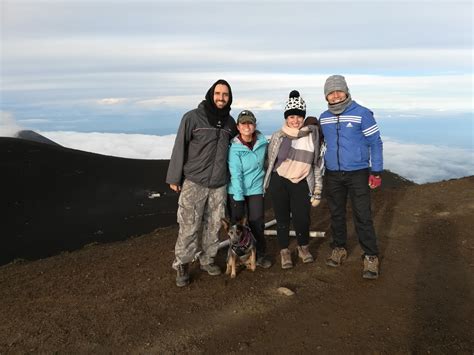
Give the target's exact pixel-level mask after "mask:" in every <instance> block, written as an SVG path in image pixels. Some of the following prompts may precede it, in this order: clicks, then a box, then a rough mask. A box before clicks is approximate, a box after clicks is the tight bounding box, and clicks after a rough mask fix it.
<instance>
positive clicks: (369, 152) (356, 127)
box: [320, 75, 383, 279]
mask: <svg viewBox="0 0 474 355" xmlns="http://www.w3.org/2000/svg"><path fill="white" fill-rule="evenodd" d="M324 95H325V98H326V101H327V102H328V110H327V111H325V112H323V113H322V114H321V117H320V123H321V128H322V131H323V134H324V139H325V141H326V144H327V151H326V154H325V166H326V174H325V183H324V189H325V190H326V196H327V202H328V206H329V210H330V212H331V230H332V235H333V242H332V244H331V247H332V248H333V250H332V253H331V255H330V256H329V258H328V259H327V260H326V264H327V265H328V266H332V267H338V266H340V265H341V264H342V262H343V261H344V260H345V259H346V257H347V251H346V240H347V228H346V202H347V196H348V195H349V198H350V200H351V204H352V210H353V215H354V223H355V227H356V232H357V235H358V238H359V243H360V246H361V248H362V250H363V251H364V255H363V260H364V269H363V274H362V277H363V278H366V279H376V278H378V275H379V260H378V257H377V255H378V247H377V238H376V235H375V230H374V225H373V222H372V211H371V207H370V189H375V188H377V187H379V186H380V184H381V182H382V178H381V173H382V170H383V156H382V140H381V138H380V131H379V128H378V126H377V123H376V122H375V119H374V116H373V113H372V111H370V110H369V109H367V108H365V107H363V106H361V105H359V104H358V103H357V102H355V101H353V100H352V98H351V95H350V92H349V88H348V86H347V83H346V79H345V78H344V77H343V76H342V75H332V76H330V77H329V78H328V79H327V80H326V83H325V85H324Z"/></svg>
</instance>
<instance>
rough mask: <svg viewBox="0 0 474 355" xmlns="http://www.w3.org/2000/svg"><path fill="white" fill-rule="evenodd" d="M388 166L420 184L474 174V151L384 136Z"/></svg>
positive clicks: (386, 163)
mask: <svg viewBox="0 0 474 355" xmlns="http://www.w3.org/2000/svg"><path fill="white" fill-rule="evenodd" d="M384 161H385V162H384V165H385V168H387V169H389V170H391V171H393V172H396V173H397V174H399V175H401V176H403V177H405V178H407V179H409V180H412V181H415V182H417V183H426V182H435V181H440V180H445V179H452V178H459V177H463V176H470V175H474V151H473V150H466V149H457V148H449V147H439V146H434V145H428V144H407V143H401V142H398V141H395V140H391V139H390V138H385V139H384Z"/></svg>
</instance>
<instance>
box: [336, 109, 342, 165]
mask: <svg viewBox="0 0 474 355" xmlns="http://www.w3.org/2000/svg"><path fill="white" fill-rule="evenodd" d="M339 129H340V125H339V115H337V123H336V133H337V140H336V145H337V166H338V167H339V171H341V162H340V161H339Z"/></svg>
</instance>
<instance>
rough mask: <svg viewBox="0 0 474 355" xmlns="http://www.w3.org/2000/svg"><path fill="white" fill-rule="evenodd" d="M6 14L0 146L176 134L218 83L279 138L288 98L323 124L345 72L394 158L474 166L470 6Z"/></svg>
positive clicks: (373, 0) (373, 2)
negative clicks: (330, 88) (297, 97)
mask: <svg viewBox="0 0 474 355" xmlns="http://www.w3.org/2000/svg"><path fill="white" fill-rule="evenodd" d="M0 11H1V14H0V15H1V25H0V30H1V48H0V50H1V62H0V64H1V65H0V70H1V71H0V78H1V83H0V104H1V111H2V115H1V116H0V120H2V121H1V122H0V134H1V132H2V131H3V132H6V131H9V130H11V128H12V127H18V128H19V129H32V130H35V131H40V132H76V133H91V132H96V133H115V134H122V136H123V134H124V133H127V134H139V135H142V136H143V137H145V136H148V135H158V136H169V135H172V134H174V133H175V132H176V129H177V127H178V125H179V121H180V119H181V117H182V115H183V114H184V113H185V112H187V111H189V110H191V109H193V108H195V107H196V106H197V104H198V103H199V102H200V101H201V100H202V99H203V98H204V95H205V93H206V91H207V89H208V88H209V87H210V86H211V85H212V84H213V83H214V82H215V81H216V80H217V79H219V78H223V79H226V80H227V81H228V82H229V83H230V85H231V86H232V91H233V95H234V102H233V105H232V114H233V115H234V116H237V114H238V112H239V111H240V110H243V109H250V110H252V111H253V112H254V113H255V114H256V116H257V120H258V126H259V129H260V130H262V132H263V133H265V134H271V133H272V132H273V131H274V130H276V129H278V128H279V127H280V126H281V124H282V123H283V107H284V104H285V101H286V99H287V98H288V93H289V92H290V91H291V90H293V89H297V90H299V91H300V93H301V95H302V97H303V98H304V99H305V101H306V103H307V106H308V109H307V112H308V114H309V115H313V116H319V115H320V113H321V112H323V111H324V110H325V109H326V107H327V106H326V102H325V100H324V95H323V86H324V81H325V79H326V78H327V77H328V76H329V75H331V74H342V75H344V76H345V77H346V79H347V81H348V85H349V88H350V90H351V94H352V97H353V98H354V99H355V100H356V101H357V102H359V103H360V104H362V105H364V106H367V107H369V108H370V109H371V110H372V111H374V114H375V117H376V119H377V122H378V123H379V126H380V129H381V133H382V137H383V139H384V141H386V142H396V144H397V145H394V146H389V147H391V149H396V150H395V151H391V150H387V148H389V147H387V145H386V147H385V153H386V156H390V155H393V156H395V157H399V159H403V158H404V157H406V156H407V155H406V154H410V152H413V154H414V156H415V155H416V154H418V153H420V152H425V153H424V154H427V155H428V156H430V155H436V154H439V151H437V150H436V149H441V151H450V152H451V151H452V152H453V154H452V155H449V156H450V157H451V156H453V157H454V156H463V157H466V156H467V157H468V159H467V160H466V161H465V162H464V164H465V167H467V168H471V170H470V171H472V166H473V165H474V162H473V151H474V144H473V136H474V124H473V71H472V69H473V4H472V1H457V0H423V1H416V0H415V1H408V0H406V1H405V0H397V1H386V0H369V1H346V0H332V1H323V0H320V1H317V0H315V1H278V0H272V1H264V0H261V1H258V0H254V1H245V0H243V1H232V0H228V1H226V2H223V1H182V0H173V1H160V0H154V1H151V0H150V1H131V0H127V1H125V0H113V1H112V0H94V1H92V0H80V1H75V0H70V1H69V0H62V1H61V0H49V1H45V0H2V1H1V2H0ZM2 126H3V127H4V129H3V130H2V128H1V127H2ZM7 126H8V127H10V128H8V129H7V128H5V127H7ZM132 136H133V135H130V139H131V140H132V141H134V142H135V143H134V144H139V143H140V142H141V141H140V140H139V139H138V140H133V139H132ZM70 137H71V139H72V135H71V134H70ZM102 137H103V138H104V136H102ZM111 137H116V136H110V135H109V136H105V138H107V139H112V138H111ZM135 137H136V136H135ZM143 137H142V138H143ZM143 139H145V138H143ZM104 144H105V143H104ZM65 145H67V144H65ZM402 146H403V149H402ZM420 147H425V148H426V147H432V148H433V149H434V150H431V151H426V150H425V148H420ZM418 148H420V149H418ZM88 149H90V148H88ZM84 150H86V149H84ZM132 150H134V151H135V150H136V151H139V150H140V149H139V147H137V148H136V149H134V148H132ZM402 151H403V152H404V155H403V156H402V155H400V154H399V152H402ZM415 151H416V153H415ZM459 152H462V154H459ZM420 154H421V153H420ZM143 157H145V155H144V156H143ZM469 157H470V159H469ZM461 163H462V162H461ZM429 169H430V167H428V170H429ZM431 169H433V167H431ZM441 170H443V171H444V169H441ZM432 173H433V174H435V172H434V171H433V172H432ZM443 176H444V177H451V176H452V175H449V174H445V175H443ZM438 179H439V177H438Z"/></svg>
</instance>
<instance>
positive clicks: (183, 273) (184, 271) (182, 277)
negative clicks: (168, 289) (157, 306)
mask: <svg viewBox="0 0 474 355" xmlns="http://www.w3.org/2000/svg"><path fill="white" fill-rule="evenodd" d="M187 285H189V264H179V265H178V266H177V268H176V286H178V287H184V286H187Z"/></svg>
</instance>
